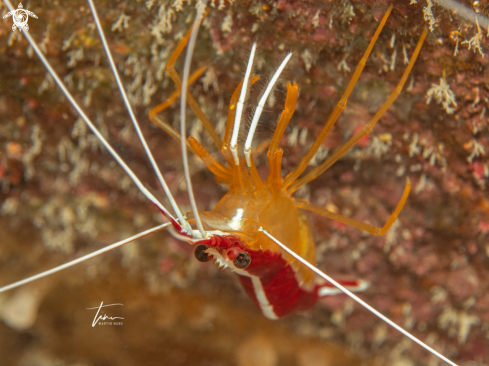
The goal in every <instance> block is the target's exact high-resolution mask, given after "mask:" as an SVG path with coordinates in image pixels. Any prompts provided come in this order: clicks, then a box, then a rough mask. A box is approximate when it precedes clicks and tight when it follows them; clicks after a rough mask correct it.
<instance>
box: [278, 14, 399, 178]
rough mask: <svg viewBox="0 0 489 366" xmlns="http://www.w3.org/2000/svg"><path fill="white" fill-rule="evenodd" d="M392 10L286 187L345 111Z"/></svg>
mask: <svg viewBox="0 0 489 366" xmlns="http://www.w3.org/2000/svg"><path fill="white" fill-rule="evenodd" d="M391 10H392V5H391V6H389V9H388V10H387V12H386V13H385V15H384V17H383V18H382V21H381V22H380V24H379V26H378V27H377V30H376V31H375V34H374V36H373V37H372V40H371V41H370V44H369V45H368V47H367V50H366V51H365V53H364V54H363V57H362V59H361V60H360V62H359V64H358V66H357V68H356V70H355V73H354V74H353V77H352V78H351V80H350V83H349V84H348V86H347V88H346V90H345V92H344V93H343V96H342V97H341V99H340V101H339V102H338V104H337V105H336V107H335V109H334V110H333V113H331V116H329V118H328V120H327V121H326V124H325V125H324V127H323V130H322V131H321V133H320V134H319V135H318V137H317V138H316V140H315V141H314V143H313V144H312V146H311V148H310V149H309V151H308V152H307V154H306V156H304V157H303V158H302V160H301V162H300V163H299V165H297V167H296V168H295V169H294V170H293V171H292V172H291V173H289V174H288V175H287V177H285V187H288V186H289V185H290V184H292V183H293V182H294V181H295V180H296V179H297V178H298V177H299V176H300V175H301V174H302V172H303V171H304V170H305V169H306V168H307V165H308V164H309V162H310V161H311V160H312V158H313V157H314V155H316V152H317V151H318V150H319V147H320V146H321V144H322V143H323V141H324V139H325V138H326V137H327V136H328V134H329V132H330V131H331V129H332V128H333V126H334V124H335V123H336V120H337V119H338V117H339V116H340V115H341V113H342V112H343V110H344V109H345V107H346V103H347V101H348V97H349V96H350V94H351V92H352V90H353V88H354V86H355V84H356V83H357V81H358V79H359V78H360V74H361V73H362V71H363V68H364V66H365V63H366V62H367V59H368V56H369V55H370V52H371V51H372V48H373V47H374V45H375V42H376V41H377V38H378V37H379V34H380V32H381V31H382V28H383V27H384V25H385V23H386V22H387V18H388V17H389V14H390V12H391Z"/></svg>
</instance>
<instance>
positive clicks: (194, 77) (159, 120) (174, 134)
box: [148, 67, 207, 142]
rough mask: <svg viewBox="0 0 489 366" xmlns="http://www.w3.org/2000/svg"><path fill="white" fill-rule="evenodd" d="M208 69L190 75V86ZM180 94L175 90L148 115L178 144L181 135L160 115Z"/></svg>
mask: <svg viewBox="0 0 489 366" xmlns="http://www.w3.org/2000/svg"><path fill="white" fill-rule="evenodd" d="M206 69H207V68H206V67H200V68H199V69H198V70H197V71H195V72H194V73H193V74H192V75H190V78H189V80H188V85H189V86H190V85H192V84H193V83H194V82H195V81H196V80H197V79H198V78H199V77H201V76H202V74H203V73H204V71H205V70H206ZM180 93H181V90H180V89H177V90H175V91H174V92H173V93H172V95H170V97H169V98H168V99H167V100H165V101H164V102H163V103H161V104H158V105H157V106H156V107H154V108H152V109H151V110H150V111H149V114H148V116H149V119H150V120H151V122H153V123H154V124H155V125H157V126H158V127H159V128H161V129H162V130H163V131H165V132H166V133H167V134H169V135H170V136H171V137H173V138H174V139H175V140H177V141H178V142H180V133H179V132H177V131H176V130H175V129H174V128H173V127H172V126H171V125H170V124H169V123H168V122H166V121H165V120H163V118H161V117H160V116H158V113H160V112H162V111H164V110H165V109H167V108H168V107H169V106H171V105H172V104H173V102H174V101H175V99H177V98H178V96H179V95H180Z"/></svg>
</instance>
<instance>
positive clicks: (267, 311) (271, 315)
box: [250, 276, 278, 320]
mask: <svg viewBox="0 0 489 366" xmlns="http://www.w3.org/2000/svg"><path fill="white" fill-rule="evenodd" d="M250 278H251V283H252V284H253V290H254V291H255V296H256V299H257V300H258V305H259V306H260V310H261V312H262V313H263V315H265V316H266V317H267V318H268V319H270V320H276V319H278V316H277V314H275V312H274V311H273V305H271V304H270V303H269V302H268V299H267V295H266V293H265V290H264V289H263V285H262V283H261V280H260V277H256V276H250Z"/></svg>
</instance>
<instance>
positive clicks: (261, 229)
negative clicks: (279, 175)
mask: <svg viewBox="0 0 489 366" xmlns="http://www.w3.org/2000/svg"><path fill="white" fill-rule="evenodd" d="M258 231H261V232H263V234H265V235H266V236H268V237H269V238H270V239H272V240H273V241H274V242H275V244H277V245H278V246H279V247H280V248H282V249H283V250H285V251H286V252H287V253H289V254H290V255H291V256H293V257H294V258H295V259H297V260H298V261H299V262H301V263H302V264H303V265H305V266H307V267H308V268H309V269H311V270H312V271H314V272H315V273H316V274H318V275H319V276H321V277H322V278H324V279H325V280H326V281H328V282H330V283H332V284H333V285H334V286H336V288H338V289H339V290H341V291H342V292H343V293H344V294H346V295H348V296H349V297H350V298H352V299H353V300H355V301H356V302H357V303H359V304H360V305H362V306H363V307H364V308H365V309H367V310H369V311H370V312H372V313H373V314H374V315H375V316H377V317H379V318H380V319H382V320H383V321H385V322H386V323H387V324H389V325H390V326H391V327H393V328H395V329H396V330H398V331H399V332H401V333H402V334H404V335H405V336H406V337H408V338H409V339H411V340H412V341H414V342H416V343H417V344H419V345H420V346H421V347H423V348H424V349H426V350H427V351H429V352H431V353H432V354H434V355H435V356H436V357H438V358H440V359H441V360H443V361H445V362H446V363H448V364H449V365H452V366H457V364H456V363H455V362H452V361H450V360H449V359H448V358H446V357H445V356H443V355H442V354H440V353H439V352H437V351H435V350H434V349H433V348H431V347H430V346H428V345H427V344H426V343H424V342H423V341H421V340H419V339H418V338H416V337H415V336H413V335H412V334H411V333H409V332H408V331H407V330H404V328H402V327H400V326H399V325H397V324H396V323H394V322H393V321H392V320H390V319H389V318H387V317H386V316H384V315H382V314H381V313H379V312H378V311H377V310H375V309H374V308H373V307H371V306H370V305H369V304H367V303H366V302H365V301H363V300H362V299H360V298H359V297H358V296H356V295H354V294H353V293H352V292H350V291H348V290H347V289H346V288H345V287H343V286H342V285H340V284H339V283H338V282H336V281H335V280H333V279H332V278H331V277H329V276H328V275H327V274H325V273H324V272H322V271H321V270H319V269H318V268H316V267H315V266H313V265H312V264H311V263H309V262H308V261H306V260H305V259H304V258H302V257H301V256H300V255H298V254H296V253H295V252H294V251H292V250H291V249H289V248H288V247H287V246H286V245H284V244H282V243H281V242H280V241H278V240H277V239H275V238H274V237H273V236H272V235H271V234H270V233H268V231H266V230H265V229H263V228H262V227H260V228H259V229H258Z"/></svg>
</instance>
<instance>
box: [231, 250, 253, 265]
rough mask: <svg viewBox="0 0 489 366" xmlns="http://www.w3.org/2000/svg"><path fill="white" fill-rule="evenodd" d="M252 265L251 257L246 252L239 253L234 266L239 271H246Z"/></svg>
mask: <svg viewBox="0 0 489 366" xmlns="http://www.w3.org/2000/svg"><path fill="white" fill-rule="evenodd" d="M250 263H251V256H250V255H249V254H248V253H246V252H239V253H238V255H237V256H236V258H234V265H235V266H236V268H239V269H245V268H246V267H248V266H249V265H250Z"/></svg>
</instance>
